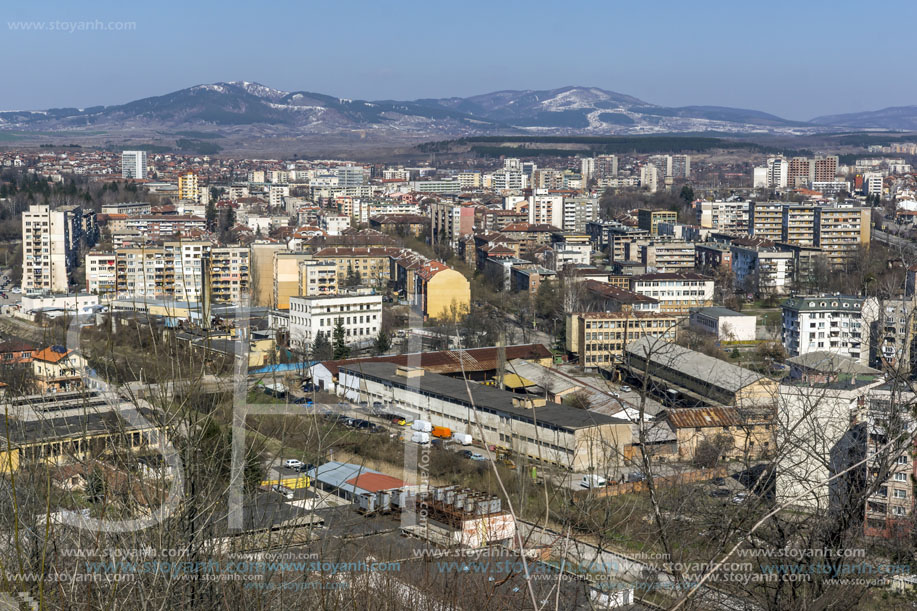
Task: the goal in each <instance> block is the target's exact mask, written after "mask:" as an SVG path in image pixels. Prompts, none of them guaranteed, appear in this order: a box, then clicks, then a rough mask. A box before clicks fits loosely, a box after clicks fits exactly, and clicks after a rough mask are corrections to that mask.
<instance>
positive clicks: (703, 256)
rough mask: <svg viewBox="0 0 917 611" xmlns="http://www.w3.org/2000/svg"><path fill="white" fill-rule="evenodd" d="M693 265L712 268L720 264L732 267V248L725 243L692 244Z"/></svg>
mask: <svg viewBox="0 0 917 611" xmlns="http://www.w3.org/2000/svg"><path fill="white" fill-rule="evenodd" d="M694 266H695V267H696V268H697V269H698V270H712V269H716V268H719V267H722V266H725V267H727V268H729V269H732V250H731V249H730V247H729V246H728V245H726V244H718V243H716V242H703V243H697V244H695V245H694Z"/></svg>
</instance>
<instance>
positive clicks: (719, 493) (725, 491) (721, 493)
mask: <svg viewBox="0 0 917 611" xmlns="http://www.w3.org/2000/svg"><path fill="white" fill-rule="evenodd" d="M730 494H732V493H731V492H730V491H729V488H714V489H713V490H711V491H710V496H712V497H714V498H724V497H727V496H729V495H730Z"/></svg>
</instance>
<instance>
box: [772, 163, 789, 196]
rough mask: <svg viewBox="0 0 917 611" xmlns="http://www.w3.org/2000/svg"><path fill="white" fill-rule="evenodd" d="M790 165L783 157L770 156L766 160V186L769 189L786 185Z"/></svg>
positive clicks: (781, 187)
mask: <svg viewBox="0 0 917 611" xmlns="http://www.w3.org/2000/svg"><path fill="white" fill-rule="evenodd" d="M789 171H790V165H789V163H787V161H786V159H784V158H783V157H771V158H770V159H768V160H767V186H768V187H770V188H771V189H783V188H785V187H786V183H787V178H788V176H789Z"/></svg>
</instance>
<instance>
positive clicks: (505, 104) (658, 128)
mask: <svg viewBox="0 0 917 611" xmlns="http://www.w3.org/2000/svg"><path fill="white" fill-rule="evenodd" d="M890 110H892V109H890ZM884 112H886V113H887V114H892V113H888V111H884ZM898 114H901V113H898ZM905 114H906V113H905ZM854 116H855V115H854ZM846 117H847V116H841V117H821V118H819V119H816V120H814V121H813V122H811V123H802V122H794V121H788V120H785V119H782V118H780V117H777V116H774V115H770V114H767V113H763V112H759V111H755V110H744V109H738V108H727V107H719V106H684V107H679V108H671V107H666V106H659V105H656V104H652V103H649V102H645V101H643V100H640V99H638V98H635V97H633V96H629V95H625V94H622V93H617V92H614V91H606V90H604V89H599V88H596V87H562V88H559V89H549V90H541V91H534V90H522V91H497V92H493V93H487V94H483V95H475V96H471V97H467V98H457V97H456V98H427V99H419V100H410V101H397V100H379V101H364V100H348V99H342V98H337V97H334V96H329V95H325V94H321V93H312V92H308V91H293V92H288V91H281V90H279V89H274V88H271V87H267V86H265V85H261V84H259V83H255V82H248V81H233V82H228V83H222V82H221V83H212V84H204V85H197V86H194V87H189V88H187V89H181V90H179V91H174V92H172V93H168V94H165V95H162V96H156V97H150V98H144V99H141V100H136V101H133V102H129V103H127V104H121V105H117V106H96V107H92V108H82V109H78V108H55V109H49V110H45V111H8V112H0V129H3V128H6V129H16V130H23V131H29V130H35V131H39V130H50V129H55V130H62V129H63V130H74V131H77V132H78V131H80V130H111V132H112V133H121V132H122V131H123V130H125V129H127V130H143V129H147V130H162V129H164V130H177V129H195V130H206V131H212V132H223V131H231V132H232V133H234V134H235V135H239V136H240V135H242V134H244V133H247V132H252V131H253V130H254V131H255V132H257V133H260V134H262V135H270V134H276V133H279V132H282V133H284V134H286V135H288V136H290V137H297V136H309V135H330V134H341V133H348V132H354V133H356V132H358V133H360V134H363V135H365V134H367V133H371V134H375V135H379V136H385V135H386V134H390V135H392V136H393V137H394V136H398V137H401V138H408V139H416V138H430V137H439V136H447V137H452V136H461V135H482V134H488V133H492V134H513V133H516V134H520V133H521V134H524V133H538V134H558V135H570V134H584V135H603V134H641V133H662V132H702V131H719V132H766V133H808V132H813V131H824V130H825V129H826V128H827V127H826V126H833V125H845V126H846V125H848V123H849V122H850V120H848V119H846ZM899 118H900V117H899ZM873 123H874V124H870V125H864V127H877V126H879V123H881V121H879V120H876V121H873Z"/></svg>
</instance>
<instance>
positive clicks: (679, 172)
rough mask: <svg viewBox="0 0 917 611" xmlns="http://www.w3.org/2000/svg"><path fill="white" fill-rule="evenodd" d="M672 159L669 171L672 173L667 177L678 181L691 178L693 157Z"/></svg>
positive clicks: (681, 156) (683, 156)
mask: <svg viewBox="0 0 917 611" xmlns="http://www.w3.org/2000/svg"><path fill="white" fill-rule="evenodd" d="M670 159H671V164H670V165H669V169H670V170H671V171H670V172H669V174H668V175H667V176H671V177H672V178H676V179H688V178H691V155H672V156H671V158H670Z"/></svg>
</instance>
